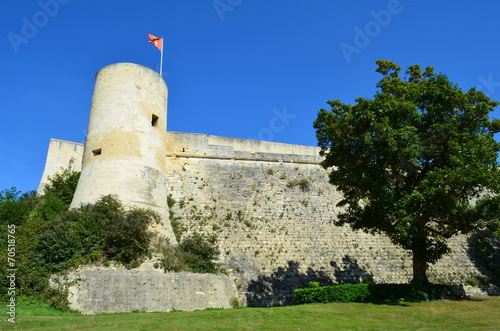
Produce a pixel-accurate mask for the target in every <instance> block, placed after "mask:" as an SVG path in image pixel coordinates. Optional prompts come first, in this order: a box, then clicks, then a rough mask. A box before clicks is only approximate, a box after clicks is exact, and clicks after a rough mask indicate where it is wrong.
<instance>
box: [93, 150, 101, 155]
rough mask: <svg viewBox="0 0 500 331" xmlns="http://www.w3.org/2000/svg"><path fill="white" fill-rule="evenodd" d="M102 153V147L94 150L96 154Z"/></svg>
mask: <svg viewBox="0 0 500 331" xmlns="http://www.w3.org/2000/svg"><path fill="white" fill-rule="evenodd" d="M101 153H102V148H99V149H94V150H93V151H92V154H94V156H97V155H101Z"/></svg>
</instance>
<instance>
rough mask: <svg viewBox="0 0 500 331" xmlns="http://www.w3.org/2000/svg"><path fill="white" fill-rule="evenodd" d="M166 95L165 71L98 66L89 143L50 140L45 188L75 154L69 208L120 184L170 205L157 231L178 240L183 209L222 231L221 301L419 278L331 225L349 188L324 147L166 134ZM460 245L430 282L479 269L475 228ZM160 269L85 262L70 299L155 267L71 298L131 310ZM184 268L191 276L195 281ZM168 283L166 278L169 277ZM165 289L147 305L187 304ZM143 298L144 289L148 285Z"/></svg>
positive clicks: (371, 239)
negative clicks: (339, 183) (473, 246)
mask: <svg viewBox="0 0 500 331" xmlns="http://www.w3.org/2000/svg"><path fill="white" fill-rule="evenodd" d="M166 105H167V87H166V85H165V82H164V81H163V79H162V77H160V76H159V75H158V74H157V73H156V72H154V71H152V70H150V69H147V68H145V67H142V66H139V65H137V64H131V63H119V64H113V65H110V66H107V67H105V68H103V69H101V70H100V71H99V73H98V74H97V77H96V84H95V87H94V96H93V100H92V108H91V112H90V121H89V129H88V136H87V139H86V143H85V145H84V146H82V145H81V144H78V143H72V142H67V141H61V140H55V139H52V140H51V141H50V145H49V153H48V155H47V162H46V165H45V171H44V174H43V178H42V181H41V184H40V190H41V188H42V187H43V183H45V182H46V178H47V176H50V175H53V174H54V173H55V172H57V171H59V170H60V168H61V167H65V166H67V164H68V162H69V160H70V159H74V160H75V163H74V167H75V170H78V171H80V170H81V171H82V174H81V178H80V181H79V183H78V188H77V191H76V193H75V197H74V200H73V203H72V207H77V206H78V205H79V204H80V203H85V202H94V201H96V200H97V199H98V198H99V197H100V196H101V195H106V194H117V195H118V196H119V197H120V199H121V200H122V201H123V202H124V203H125V204H127V205H130V206H132V205H136V206H140V207H147V208H151V209H153V210H155V211H157V212H158V213H159V214H160V215H161V217H162V224H161V226H159V227H157V228H156V229H155V231H157V232H158V236H159V237H160V239H165V240H168V242H170V243H175V242H176V240H175V236H174V234H173V232H172V227H171V224H170V219H174V218H175V219H176V220H177V221H178V222H180V224H181V225H182V226H183V227H185V228H186V232H185V235H187V234H189V233H191V232H194V231H197V232H204V233H209V234H215V235H216V236H217V238H218V246H219V248H220V251H221V254H220V259H219V263H221V264H222V265H223V266H224V267H225V268H226V269H227V270H228V271H229V277H230V278H231V279H232V280H233V281H234V283H235V284H236V289H237V293H238V294H235V292H234V289H233V288H232V287H231V286H227V285H224V287H225V288H228V289H229V290H228V291H226V292H224V293H222V294H221V293H219V294H216V297H217V299H215V297H214V299H213V300H212V301H213V302H217V304H215V306H221V307H222V306H227V305H228V304H227V302H228V301H229V300H231V298H232V297H233V296H234V295H236V296H237V297H238V299H239V301H240V302H241V303H243V304H245V303H246V304H247V305H253V306H269V305H280V304H289V303H291V302H292V293H293V289H295V288H299V287H306V286H307V285H308V282H309V281H319V282H320V283H322V284H338V283H357V282H361V281H362V280H363V279H365V278H367V277H373V279H374V281H376V282H380V283H405V282H408V281H409V280H410V279H411V257H410V255H409V253H408V252H406V251H404V250H403V249H401V248H399V247H396V246H394V245H392V244H391V243H390V241H389V240H388V238H386V237H385V236H383V235H371V234H367V233H363V232H361V231H353V230H351V229H350V228H348V227H338V226H335V225H334V224H333V221H334V220H335V218H336V215H337V213H338V207H336V203H337V202H338V201H339V199H341V192H338V191H337V190H336V189H335V187H334V186H332V185H330V184H329V183H328V176H327V171H326V170H324V169H323V168H322V167H321V166H320V165H319V162H320V161H321V158H320V157H319V148H317V147H309V146H300V145H290V144H282V143H273V142H264V141H255V140H247V139H235V138H226V137H218V136H211V135H205V134H192V133H179V132H167V131H166V130H165V127H166V121H167V111H166V109H167V107H166ZM167 200H170V202H171V203H170V206H171V207H170V209H169V206H168V205H167ZM451 248H452V253H451V254H450V255H447V256H445V257H444V258H443V259H441V260H440V261H439V262H438V263H437V264H436V265H433V266H431V268H430V271H429V276H430V278H431V280H433V281H443V282H449V283H458V282H464V281H465V280H467V279H468V278H470V277H473V276H475V275H478V274H480V270H479V269H478V268H479V267H478V266H477V265H476V264H475V263H474V261H473V260H472V259H471V257H470V252H469V248H468V244H467V238H466V237H463V236H462V237H460V236H458V237H456V238H454V239H452V240H451ZM106 272H108V274H106ZM127 272H129V274H127ZM158 272H159V270H149V269H147V268H142V269H140V270H136V271H121V272H117V271H116V270H108V271H106V270H99V271H86V273H85V272H83V271H82V272H81V274H80V277H81V278H82V277H83V276H82V275H86V276H85V277H83V279H84V280H85V281H83V282H82V284H87V285H85V286H87V288H84V287H80V288H78V287H74V288H73V289H72V293H73V298H74V300H73V301H78V298H83V295H79V294H78V293H79V292H78V291H80V292H81V291H86V292H85V293H91V291H90V290H89V288H88V286H90V285H88V284H94V285H93V286H99V285H98V284H101V283H102V279H103V277H104V278H105V277H111V279H114V280H115V282H116V283H117V284H122V285H117V286H122V287H127V286H126V285H125V284H127V282H136V283H137V282H138V281H137V279H143V277H146V276H144V274H149V275H152V276H154V277H153V278H151V277H152V276H151V277H150V278H151V279H154V282H152V283H151V282H142V283H144V284H143V285H142V287H140V286H139V287H137V286H135V287H128V289H127V290H126V291H125V290H123V291H125V292H126V293H125V294H124V293H123V291H121V292H120V291H118V292H120V293H121V294H120V295H121V296H120V298H122V299H119V298H116V300H114V301H113V300H111V301H110V300H107V301H106V302H107V304H106V303H103V302H104V301H103V300H100V298H99V295H103V294H102V293H103V292H100V291H94V292H92V293H93V294H92V295H91V296H90V299H89V298H88V297H87V299H86V300H87V303H86V304H87V306H85V305H83V303H81V302H80V303H74V305H75V307H77V308H78V307H79V309H80V310H82V311H85V312H87V313H95V312H105V311H106V312H110V311H130V310H133V309H135V308H131V307H137V304H129V305H127V304H126V301H127V300H130V298H133V297H134V296H136V295H137V293H139V292H141V293H142V292H144V291H146V292H148V291H150V292H151V293H153V292H155V289H156V288H158V286H159V285H158V284H157V282H159V281H160V280H159V279H162V278H161V277H167V276H161V275H158ZM142 273H144V274H142ZM131 275H132V276H131ZM133 275H135V276H133ZM180 275H181V276H176V277H177V278H176V277H173V276H168V277H170V278H168V277H167V278H168V279H169V280H168V281H169V282H172V281H173V280H172V279H174V278H175V279H176V282H180V283H176V284H177V285H176V286H174V287H175V288H179V287H182V288H183V290H182V291H184V289H186V288H189V286H188V287H186V286H184V285H179V284H181V283H182V282H183V281H182V279H183V276H182V274H180ZM187 275H188V274H185V278H186V282H189V283H190V284H192V283H193V282H195V281H196V279H198V278H196V277H194V278H193V277H192V276H187ZM134 277H135V278H134ZM172 277H173V278H172ZM146 278H147V277H146ZM167 278H165V279H167ZM127 279H128V280H127ZM131 279H135V280H131ZM165 281H166V280H165ZM200 282H201V283H200V284H202V283H203V284H204V282H205V281H202V280H200ZM216 282H222V283H224V281H221V280H216ZM139 283H141V282H139ZM142 283H141V284H142ZM134 284H135V283H134ZM182 284H183V283H182ZM206 284H212V282H211V281H207V282H206ZM81 286H83V285H81ZM207 286H208V287H211V286H212V285H207ZM191 287H192V291H191V292H189V290H186V292H183V297H184V298H185V300H186V302H187V303H186V302H185V303H186V304H184V305H183V306H182V307H183V310H189V309H188V307H189V302H193V304H194V303H195V302H198V301H199V300H198V299H196V298H197V297H199V296H200V294H199V293H205V292H207V293H209V292H210V291H203V290H202V289H200V288H196V289H195V287H196V286H191ZM212 287H213V286H212ZM134 291H136V292H137V293H136V292H134ZM162 291H167V292H168V288H167V289H165V287H164V286H163V287H162ZM172 291H173V289H172ZM212 292H213V289H212ZM222 292H223V291H222ZM82 293H83V292H82ZM134 293H135V294H134ZM189 293H191V294H189ZM196 293H198V294H196ZM109 295H112V293H108V294H106V296H109ZM190 295H191V296H190ZM157 296H158V295H157V294H155V298H156V299H155V300H156V301H155V303H154V305H149V306H148V304H147V303H146V304H145V305H144V307H143V310H146V311H154V310H171V309H178V308H175V304H173V303H172V302H171V301H169V300H170V299H165V300H166V301H165V302H163V303H161V302H160V303H158V302H157V301H158V300H160V301H161V299H158V298H157ZM140 297H141V298H142V299H141V300H143V301H144V300H146V299H147V295H146V296H144V295H141V296H140ZM166 297H171V296H165V298H166ZM221 298H222V299H221ZM101 299H102V298H101ZM89 300H90V301H89ZM220 300H222V301H223V302H225V304H222V303H220V302H221V301H220ZM224 300H225V301H224ZM114 304H116V305H118V306H119V308H116V307H112V306H113V305H114ZM177 304H178V303H177ZM110 305H111V306H110ZM162 305H163V306H162ZM210 306H211V305H210V304H207V305H206V307H210ZM212 306H213V305H212ZM85 307H87V308H85ZM88 307H93V308H92V309H90V308H88ZM141 307H142V306H141ZM161 307H163V309H160V308H161ZM193 309H199V307H198V306H196V307H194V306H193Z"/></svg>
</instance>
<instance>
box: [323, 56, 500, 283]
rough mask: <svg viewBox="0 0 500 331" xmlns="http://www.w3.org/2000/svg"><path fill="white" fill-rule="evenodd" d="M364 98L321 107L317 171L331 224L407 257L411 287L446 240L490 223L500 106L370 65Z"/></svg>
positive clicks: (495, 209)
mask: <svg viewBox="0 0 500 331" xmlns="http://www.w3.org/2000/svg"><path fill="white" fill-rule="evenodd" d="M377 64H378V68H377V69H376V71H377V72H379V73H380V74H382V76H383V77H382V79H381V80H380V81H379V82H378V84H377V88H378V90H377V92H376V94H375V96H374V97H373V98H372V99H368V98H358V99H356V100H355V102H356V104H354V105H351V104H345V103H342V102H341V101H340V100H338V99H337V100H335V101H328V104H329V105H330V107H331V109H330V110H325V109H321V110H320V111H319V113H318V117H317V119H316V121H315V122H314V128H315V129H316V136H317V139H318V145H319V146H320V147H321V155H322V156H324V157H325V158H324V161H323V162H322V166H323V167H324V168H330V169H331V172H330V174H329V178H330V183H331V184H333V185H335V186H336V187H337V188H338V189H339V190H340V191H341V192H342V193H343V199H342V200H341V201H340V202H339V204H338V206H340V207H343V211H342V212H341V214H340V215H339V217H338V220H337V224H339V225H343V224H350V225H351V226H352V228H354V229H363V230H365V231H367V232H370V233H384V234H386V235H387V236H388V237H389V238H390V239H391V241H392V242H393V243H394V244H396V245H399V246H401V247H403V248H404V249H407V250H410V251H411V252H412V254H413V281H412V282H413V283H415V284H424V283H427V282H428V281H427V275H426V271H427V266H428V263H435V262H436V261H438V260H439V259H440V258H441V257H442V256H443V255H444V254H446V253H448V252H449V247H448V244H447V239H449V238H451V237H452V236H454V235H457V234H460V233H462V234H467V233H470V232H472V231H474V230H476V229H479V228H483V227H487V226H489V225H491V224H493V223H496V224H498V222H499V215H500V196H499V193H500V172H499V163H498V162H497V158H498V153H499V151H500V143H498V142H497V141H495V139H494V136H493V135H494V134H495V133H498V132H499V131H500V120H498V119H491V118H490V116H489V114H490V113H491V112H492V111H494V110H495V107H497V106H498V105H499V103H498V102H496V101H492V100H490V99H489V98H488V97H487V96H486V95H485V94H484V93H482V92H481V91H478V90H476V89H475V88H471V89H470V90H468V91H467V92H464V91H462V90H461V89H460V88H459V87H458V85H457V84H454V83H452V82H451V81H450V80H449V79H448V77H447V76H445V75H443V74H435V73H434V69H433V68H432V67H427V68H426V69H425V70H424V71H423V72H422V70H421V69H420V66H419V65H413V66H410V67H409V68H408V70H407V71H406V73H405V74H403V75H401V72H400V71H401V68H400V67H399V66H397V65H396V64H395V63H393V62H391V61H387V60H378V61H377Z"/></svg>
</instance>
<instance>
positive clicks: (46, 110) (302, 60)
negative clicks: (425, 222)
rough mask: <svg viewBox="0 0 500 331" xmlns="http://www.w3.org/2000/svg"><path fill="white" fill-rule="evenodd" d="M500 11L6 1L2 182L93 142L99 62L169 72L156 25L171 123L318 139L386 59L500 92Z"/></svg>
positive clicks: (19, 181) (382, 4)
mask: <svg viewBox="0 0 500 331" xmlns="http://www.w3.org/2000/svg"><path fill="white" fill-rule="evenodd" d="M499 14H500V2H499V1H495V0H490V1H485V0H475V1H470V0H469V1H460V0H453V1H452V0H446V1H445V0H443V1H430V0H413V1H411V0H400V1H396V0H377V1H375V0H358V1H340V0H313V1H306V0H253V1H251V0H217V1H214V0H182V1H181V0H177V1H174V0H156V1H147V0H145V1H130V0H120V1H118V0H106V1H104V0H40V1H38V0H22V1H21V0H3V1H1V3H0V30H1V33H0V35H1V39H0V40H1V44H0V74H1V80H0V82H1V86H0V87H1V88H0V113H1V116H0V150H1V153H0V190H2V189H4V188H9V187H11V186H16V187H17V188H18V189H20V190H21V191H27V190H32V189H36V188H37V187H38V183H39V181H40V177H41V175H42V171H43V168H44V164H45V156H46V153H47V147H48V143H49V139H50V138H58V139H63V140H69V141H75V142H84V140H85V134H86V129H87V123H88V116H89V110H90V103H91V98H92V89H93V84H94V77H95V73H96V72H97V70H99V69H100V68H102V67H104V66H106V65H108V64H112V63H116V62H133V63H138V64H141V65H144V66H147V67H149V68H151V69H154V70H158V69H159V58H160V53H159V51H158V50H157V49H156V48H154V46H152V45H150V44H148V43H147V41H148V38H147V36H146V33H151V34H154V35H156V36H164V37H165V55H164V76H165V80H166V82H167V85H168V87H169V101H168V112H169V114H168V130H170V131H180V132H196V133H207V134H213V135H220V136H228V137H237V138H254V139H262V140H271V141H276V142H284V143H293V144H303V145H311V146H315V145H316V139H315V132H314V129H313V128H312V122H313V121H314V119H315V118H316V115H317V112H318V110H319V109H320V108H326V107H327V105H326V101H327V100H333V99H337V98H338V99H340V100H342V101H343V102H349V103H351V102H353V100H354V99H355V98H356V97H371V96H373V95H374V93H375V91H376V89H375V84H376V82H377V81H378V80H379V78H380V75H379V74H377V73H375V71H374V70H375V68H376V65H375V61H376V60H377V59H388V60H392V61H394V62H396V63H397V64H398V65H400V66H402V67H404V68H406V67H407V66H409V65H413V64H420V65H421V66H422V67H425V66H433V67H435V70H436V72H442V73H444V74H446V75H448V77H449V78H450V79H451V80H452V81H454V82H456V83H458V84H459V85H460V87H462V88H463V89H469V88H471V87H479V88H480V89H482V90H483V91H484V92H485V93H487V94H488V95H489V96H490V97H491V98H492V99H495V100H500V66H499V63H500V62H499V54H500V52H499V51H500V43H499V38H500V19H499ZM494 117H496V118H500V111H496V112H495V114H494ZM273 119H274V120H273ZM272 124H274V125H272Z"/></svg>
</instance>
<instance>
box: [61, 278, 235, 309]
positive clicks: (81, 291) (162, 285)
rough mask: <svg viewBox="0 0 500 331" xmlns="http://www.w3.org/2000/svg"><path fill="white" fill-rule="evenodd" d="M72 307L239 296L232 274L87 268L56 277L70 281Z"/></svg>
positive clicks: (191, 304) (193, 304) (182, 303)
mask: <svg viewBox="0 0 500 331" xmlns="http://www.w3.org/2000/svg"><path fill="white" fill-rule="evenodd" d="M68 282H69V284H71V283H72V282H74V284H72V285H70V286H69V287H68V290H69V294H68V300H69V302H70V308H71V309H74V310H76V311H79V312H81V313H83V314H99V313H120V312H131V311H134V310H138V311H144V312H155V311H162V312H167V311H172V310H183V311H192V310H203V309H206V308H232V306H231V303H232V300H235V298H236V297H237V296H238V294H237V291H236V286H235V284H234V282H233V281H232V280H231V279H229V277H227V276H224V275H212V274H190V273H165V272H163V271H160V270H155V269H151V270H138V269H136V270H125V269H115V270H110V269H92V268H86V269H83V270H81V271H78V272H75V273H71V274H69V275H67V276H58V277H53V279H52V285H53V286H58V284H65V283H68Z"/></svg>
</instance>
